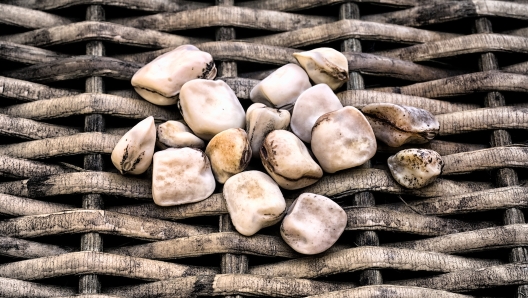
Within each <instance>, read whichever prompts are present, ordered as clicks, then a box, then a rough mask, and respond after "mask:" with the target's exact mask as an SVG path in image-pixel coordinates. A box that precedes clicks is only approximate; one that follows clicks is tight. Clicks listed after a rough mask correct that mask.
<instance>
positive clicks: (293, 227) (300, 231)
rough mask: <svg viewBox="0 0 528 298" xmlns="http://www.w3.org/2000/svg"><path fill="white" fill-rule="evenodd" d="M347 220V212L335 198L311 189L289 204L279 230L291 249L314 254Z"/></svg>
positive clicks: (331, 240)
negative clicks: (331, 198)
mask: <svg viewBox="0 0 528 298" xmlns="http://www.w3.org/2000/svg"><path fill="white" fill-rule="evenodd" d="M346 224H347V215H346V213H345V211H344V210H343V208H341V207H340V206H339V205H338V204H336V203H335V202H334V201H332V200H330V199H329V198H327V197H324V196H321V195H316V194H313V193H303V194H301V195H300V196H299V197H298V198H297V199H296V200H295V201H294V202H293V204H292V205H291V206H290V208H289V209H288V212H287V213H286V216H285V217H284V220H283V221H282V225H281V228H280V233H281V236H282V239H284V241H285V242H286V243H287V244H288V245H289V246H290V247H291V248H293V249H294V250H296V251H297V252H300V253H302V254H307V255H313V254H318V253H321V252H323V251H325V250H327V249H329V248H330V247H331V246H332V245H334V243H335V242H336V241H337V240H338V239H339V237H340V236H341V234H342V233H343V231H344V230H345V227H346Z"/></svg>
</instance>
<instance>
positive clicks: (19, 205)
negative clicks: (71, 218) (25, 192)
mask: <svg viewBox="0 0 528 298" xmlns="http://www.w3.org/2000/svg"><path fill="white" fill-rule="evenodd" d="M71 209H75V206H73V205H66V204H59V203H51V202H46V201H39V200H34V199H28V198H24V197H17V196H12V195H8V194H0V214H6V215H12V216H27V215H40V214H49V213H55V212H62V211H66V210H71Z"/></svg>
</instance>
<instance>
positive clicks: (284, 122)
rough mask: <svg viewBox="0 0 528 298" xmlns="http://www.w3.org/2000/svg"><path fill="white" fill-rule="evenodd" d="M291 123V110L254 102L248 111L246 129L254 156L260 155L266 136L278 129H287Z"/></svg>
mask: <svg viewBox="0 0 528 298" xmlns="http://www.w3.org/2000/svg"><path fill="white" fill-rule="evenodd" d="M288 125H290V112H288V111H287V110H279V109H275V108H269V107H266V106H265V105H264V104H262V103H254V104H252V105H251V106H250V107H249V108H248V109H247V112H246V131H247V134H248V139H249V143H250V144H251V151H252V153H253V154H252V155H253V158H259V157H260V147H262V142H264V138H265V137H266V136H267V135H268V134H269V133H270V132H272V131H274V130H276V129H286V128H288Z"/></svg>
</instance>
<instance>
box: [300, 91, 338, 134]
mask: <svg viewBox="0 0 528 298" xmlns="http://www.w3.org/2000/svg"><path fill="white" fill-rule="evenodd" d="M342 107H343V105H342V104H341V102H340V101H339V98H337V96H336V95H335V94H334V92H333V91H332V89H330V87H328V85H326V84H318V85H315V86H313V87H311V88H310V89H308V90H306V91H304V92H303V93H302V94H301V95H300V96H299V98H297V102H296V103H295V106H294V107H293V112H292V119H291V129H292V131H293V133H294V134H295V135H296V136H298V137H299V139H301V140H303V141H304V142H306V143H310V142H311V141H312V127H313V126H314V124H315V121H317V119H318V118H319V117H320V116H321V115H323V114H326V113H328V112H332V111H335V110H339V109H341V108H342Z"/></svg>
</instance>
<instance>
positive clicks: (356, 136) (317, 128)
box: [311, 107, 377, 173]
mask: <svg viewBox="0 0 528 298" xmlns="http://www.w3.org/2000/svg"><path fill="white" fill-rule="evenodd" d="M311 146H312V152H313V153H314V155H315V157H316V158H317V160H318V161H319V164H320V165H321V167H322V168H323V170H324V171H325V172H327V173H335V172H337V171H340V170H344V169H348V168H352V167H357V166H359V165H362V164H364V163H365V162H366V161H367V160H369V159H371V158H372V156H374V154H375V153H376V148H377V144H376V137H375V136H374V132H373V131H372V128H371V127H370V124H369V123H368V121H367V119H365V116H363V114H361V112H360V111H358V110H357V109H356V108H354V107H344V108H342V109H339V110H337V111H333V112H330V113H326V114H324V115H322V116H321V117H319V119H317V121H316V122H315V125H314V127H313V129H312V143H311Z"/></svg>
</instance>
